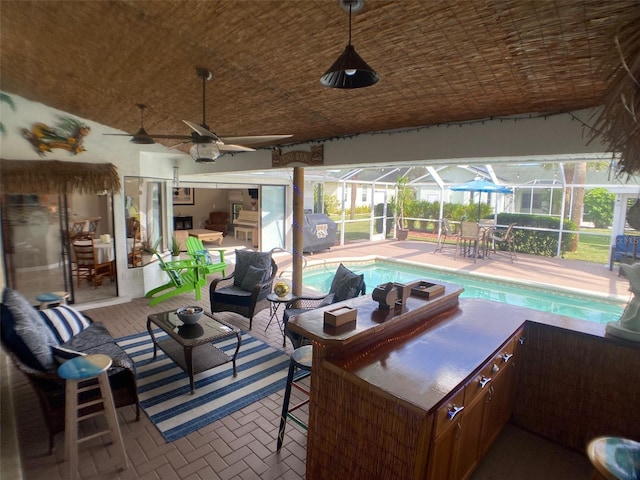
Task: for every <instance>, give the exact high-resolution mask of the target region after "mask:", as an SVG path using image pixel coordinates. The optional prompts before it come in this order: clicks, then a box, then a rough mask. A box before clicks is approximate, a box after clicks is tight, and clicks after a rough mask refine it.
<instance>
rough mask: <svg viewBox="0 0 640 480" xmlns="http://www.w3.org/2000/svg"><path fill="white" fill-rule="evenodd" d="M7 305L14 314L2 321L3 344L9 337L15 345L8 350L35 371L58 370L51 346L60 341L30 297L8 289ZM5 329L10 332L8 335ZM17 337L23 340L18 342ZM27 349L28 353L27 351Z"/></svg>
mask: <svg viewBox="0 0 640 480" xmlns="http://www.w3.org/2000/svg"><path fill="white" fill-rule="evenodd" d="M2 302H3V304H5V305H6V306H7V309H8V311H9V312H11V315H8V316H7V317H9V318H4V317H5V315H3V318H2V331H3V334H2V336H3V341H5V337H6V338H7V339H9V341H12V340H13V342H14V343H13V344H11V343H8V347H9V348H10V349H11V350H13V351H14V352H15V353H16V355H17V356H18V358H19V359H20V360H21V361H23V362H24V363H25V364H27V365H29V366H30V367H32V368H35V369H37V370H41V371H53V370H55V368H56V367H57V364H56V362H55V360H54V359H53V354H52V353H51V346H53V345H58V343H59V342H58V340H57V339H56V337H55V336H54V334H53V332H52V331H51V330H50V329H49V327H48V326H47V325H46V324H45V323H44V322H43V321H42V318H41V317H40V315H39V314H38V310H36V309H35V308H33V307H32V306H31V305H30V304H29V302H28V301H27V299H26V298H24V297H23V296H22V295H21V294H20V293H19V292H17V291H15V290H12V289H10V288H5V289H4V294H3V298H2ZM5 329H7V332H6V335H5ZM16 337H19V338H20V339H21V341H19V342H16V341H15V340H16ZM24 347H26V348H27V350H26V351H25V350H23V349H24Z"/></svg>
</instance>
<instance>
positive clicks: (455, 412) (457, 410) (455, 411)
mask: <svg viewBox="0 0 640 480" xmlns="http://www.w3.org/2000/svg"><path fill="white" fill-rule="evenodd" d="M462 410H464V407H457V406H455V405H453V406H452V407H451V409H450V410H449V411H448V412H447V417H448V418H449V421H451V420H453V419H454V417H455V416H456V415H458V414H459V413H460V412H461V411H462Z"/></svg>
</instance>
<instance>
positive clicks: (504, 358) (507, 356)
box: [502, 353, 513, 363]
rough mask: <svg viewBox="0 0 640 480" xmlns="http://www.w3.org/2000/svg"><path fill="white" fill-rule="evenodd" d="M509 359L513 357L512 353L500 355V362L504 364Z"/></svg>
mask: <svg viewBox="0 0 640 480" xmlns="http://www.w3.org/2000/svg"><path fill="white" fill-rule="evenodd" d="M511 357H513V353H504V354H502V360H504V363H507V362H508V361H509V360H511Z"/></svg>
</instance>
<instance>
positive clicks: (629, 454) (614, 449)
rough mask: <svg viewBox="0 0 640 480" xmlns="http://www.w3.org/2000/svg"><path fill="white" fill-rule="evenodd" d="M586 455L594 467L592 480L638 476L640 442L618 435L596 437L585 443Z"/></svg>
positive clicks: (624, 478) (629, 479)
mask: <svg viewBox="0 0 640 480" xmlns="http://www.w3.org/2000/svg"><path fill="white" fill-rule="evenodd" d="M587 456H588V457H589V460H591V464H592V465H593V467H594V468H595V469H596V473H594V475H593V480H600V479H605V480H637V479H639V478H640V443H638V442H634V441H633V440H627V439H626V438H620V437H596V438H594V439H593V440H591V441H590V442H589V444H588V445H587Z"/></svg>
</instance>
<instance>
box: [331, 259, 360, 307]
mask: <svg viewBox="0 0 640 480" xmlns="http://www.w3.org/2000/svg"><path fill="white" fill-rule="evenodd" d="M363 281H364V275H356V274H355V273H353V272H352V271H351V270H349V269H348V268H347V267H345V266H344V265H343V264H340V266H338V270H337V271H336V274H335V276H334V277H333V281H332V282H331V289H330V290H329V292H332V293H335V302H342V301H343V300H347V299H349V298H354V297H355V296H356V295H357V294H358V290H359V289H360V285H362V282H363Z"/></svg>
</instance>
